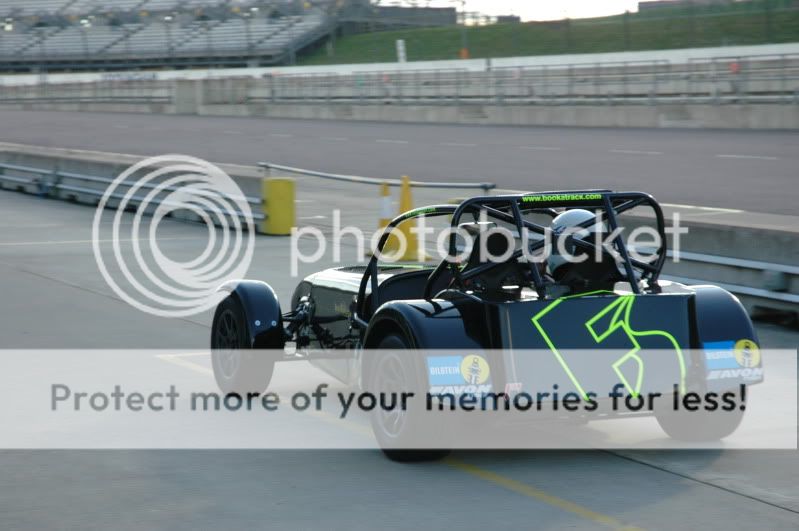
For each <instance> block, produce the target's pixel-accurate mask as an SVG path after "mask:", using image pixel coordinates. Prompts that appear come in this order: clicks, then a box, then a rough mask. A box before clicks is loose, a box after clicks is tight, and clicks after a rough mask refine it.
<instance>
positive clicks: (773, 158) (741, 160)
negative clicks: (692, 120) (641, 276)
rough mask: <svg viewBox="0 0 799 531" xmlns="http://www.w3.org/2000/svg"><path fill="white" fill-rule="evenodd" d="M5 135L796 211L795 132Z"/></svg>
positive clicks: (259, 129)
mask: <svg viewBox="0 0 799 531" xmlns="http://www.w3.org/2000/svg"><path fill="white" fill-rule="evenodd" d="M0 124H2V127H0V141H5V142H17V143H25V144H34V145H41V146H49V147H64V148H76V149H89V150H97V151H110V152H116V153H131V154H137V155H160V154H164V153H180V154H187V155H194V156H198V157H201V158H204V159H206V160H210V161H213V162H229V163H239V164H247V165H250V164H254V163H256V162H259V161H269V162H273V163H278V164H284V165H291V166H297V167H300V168H306V169H313V170H320V171H329V172H334V173H350V174H356V175H366V176H374V177H385V178H396V177H398V176H401V175H406V174H407V175H411V176H412V177H414V178H415V179H419V180H427V181H449V182H453V181H468V182H484V181H490V182H495V183H497V184H498V185H499V186H500V187H503V188H511V189H522V190H553V189H568V188H572V189H576V188H597V187H602V188H611V189H617V190H622V189H625V190H643V191H646V192H650V193H652V194H654V195H655V196H656V197H657V198H658V199H659V200H660V201H662V202H668V203H682V204H691V205H700V206H711V207H719V208H733V209H740V210H745V211H751V212H770V213H777V214H788V215H794V214H795V213H796V190H797V189H799V172H797V168H798V167H799V152H797V150H796V146H797V145H799V132H762V131H705V130H651V129H575V128H542V127H535V128H534V127H524V128H521V127H494V126H490V127H489V126H486V127H473V126H453V125H416V124H381V123H356V122H335V121H301V120H274V119H255V118H217V117H189V116H161V115H132V114H103V113H60V112H44V111H40V112H33V111H0Z"/></svg>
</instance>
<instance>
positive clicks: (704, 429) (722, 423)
mask: <svg viewBox="0 0 799 531" xmlns="http://www.w3.org/2000/svg"><path fill="white" fill-rule="evenodd" d="M743 417H744V410H742V409H738V408H736V409H734V410H732V411H718V410H717V411H701V412H700V411H697V412H684V411H683V412H674V411H670V410H667V411H661V412H656V413H655V418H656V419H657V421H658V424H660V427H661V428H662V429H663V431H665V432H666V435H668V436H669V437H671V438H672V439H675V440H678V441H685V442H711V441H718V440H719V439H723V438H725V437H728V436H730V435H732V434H733V433H734V432H735V430H737V429H738V426H740V425H741V421H742V420H743Z"/></svg>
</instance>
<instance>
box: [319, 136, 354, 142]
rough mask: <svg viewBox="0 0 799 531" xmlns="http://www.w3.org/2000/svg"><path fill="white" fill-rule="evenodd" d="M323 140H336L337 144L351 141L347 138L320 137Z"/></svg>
mask: <svg viewBox="0 0 799 531" xmlns="http://www.w3.org/2000/svg"><path fill="white" fill-rule="evenodd" d="M320 138H321V139H322V140H334V141H336V142H346V141H347V140H349V138H347V137H346V136H323V137H320Z"/></svg>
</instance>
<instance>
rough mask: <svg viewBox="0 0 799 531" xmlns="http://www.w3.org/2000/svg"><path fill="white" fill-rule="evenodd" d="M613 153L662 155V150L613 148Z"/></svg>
mask: <svg viewBox="0 0 799 531" xmlns="http://www.w3.org/2000/svg"><path fill="white" fill-rule="evenodd" d="M610 152H611V153H620V154H622V155H662V154H663V152H662V151H639V150H637V149H611V150H610Z"/></svg>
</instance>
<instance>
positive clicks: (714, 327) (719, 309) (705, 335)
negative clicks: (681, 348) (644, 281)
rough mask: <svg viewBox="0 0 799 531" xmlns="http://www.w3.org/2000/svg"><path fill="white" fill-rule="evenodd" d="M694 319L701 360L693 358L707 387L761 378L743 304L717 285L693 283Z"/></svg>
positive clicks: (754, 339) (755, 340)
mask: <svg viewBox="0 0 799 531" xmlns="http://www.w3.org/2000/svg"><path fill="white" fill-rule="evenodd" d="M691 289H693V290H694V291H695V292H696V295H695V297H694V322H695V323H696V325H695V329H696V339H695V341H696V344H697V347H698V348H699V349H700V351H702V352H704V359H701V360H696V361H697V362H698V363H699V364H700V367H701V368H703V369H704V371H705V374H706V377H707V386H708V388H711V389H714V390H716V389H727V388H736V387H737V386H738V385H739V384H742V383H743V384H747V385H751V384H756V383H760V382H762V381H763V364H762V359H761V356H760V342H759V341H758V337H757V332H756V331H755V327H754V325H753V324H752V320H751V319H750V318H749V315H748V314H747V312H746V309H745V308H744V306H743V304H741V302H740V301H739V300H738V299H737V298H736V297H735V296H734V295H732V294H731V293H729V292H728V291H726V290H723V289H721V288H719V287H717V286H696V287H693V286H692V288H691Z"/></svg>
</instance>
